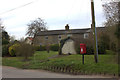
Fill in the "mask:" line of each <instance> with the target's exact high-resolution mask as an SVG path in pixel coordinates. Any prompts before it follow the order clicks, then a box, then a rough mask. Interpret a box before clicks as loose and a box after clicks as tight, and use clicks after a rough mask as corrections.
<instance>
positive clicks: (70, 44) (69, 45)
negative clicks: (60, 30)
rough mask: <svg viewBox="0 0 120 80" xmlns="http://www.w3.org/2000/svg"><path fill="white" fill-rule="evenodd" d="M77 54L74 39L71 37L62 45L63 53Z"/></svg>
mask: <svg viewBox="0 0 120 80" xmlns="http://www.w3.org/2000/svg"><path fill="white" fill-rule="evenodd" d="M68 53H71V54H76V51H75V46H74V41H73V40H71V39H69V40H67V41H66V42H65V44H64V45H63V47H62V54H68Z"/></svg>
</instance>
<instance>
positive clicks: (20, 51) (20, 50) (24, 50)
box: [16, 43, 34, 60]
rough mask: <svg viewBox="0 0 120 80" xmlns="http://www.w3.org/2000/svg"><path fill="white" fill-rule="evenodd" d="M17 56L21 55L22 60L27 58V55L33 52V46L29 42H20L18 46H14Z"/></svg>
mask: <svg viewBox="0 0 120 80" xmlns="http://www.w3.org/2000/svg"><path fill="white" fill-rule="evenodd" d="M16 53H17V55H18V56H23V57H24V60H28V57H29V56H32V55H33V54H34V47H33V46H32V45H30V44H25V43H20V46H19V47H17V48H16Z"/></svg>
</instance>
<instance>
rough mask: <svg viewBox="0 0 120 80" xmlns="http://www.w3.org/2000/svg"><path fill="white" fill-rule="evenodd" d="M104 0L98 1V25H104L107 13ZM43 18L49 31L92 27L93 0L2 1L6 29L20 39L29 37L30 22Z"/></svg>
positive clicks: (96, 2)
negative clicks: (68, 27) (66, 26)
mask: <svg viewBox="0 0 120 80" xmlns="http://www.w3.org/2000/svg"><path fill="white" fill-rule="evenodd" d="M102 4H103V2H102V0H94V7H95V20H96V26H97V27H102V26H103V23H104V22H105V16H104V12H103V8H102ZM38 17H39V18H42V19H43V20H44V21H45V22H46V23H47V27H48V30H59V29H65V25H66V24H69V26H70V29H81V28H90V27H91V22H92V19H91V2H90V0H0V18H1V19H2V22H3V25H4V26H5V30H6V31H7V32H8V33H9V35H10V36H13V35H14V36H15V37H16V39H20V38H21V37H26V35H25V34H26V31H27V28H28V26H27V24H28V23H30V21H32V20H35V19H37V18H38Z"/></svg>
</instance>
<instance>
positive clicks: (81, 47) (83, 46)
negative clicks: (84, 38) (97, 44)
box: [80, 44, 86, 54]
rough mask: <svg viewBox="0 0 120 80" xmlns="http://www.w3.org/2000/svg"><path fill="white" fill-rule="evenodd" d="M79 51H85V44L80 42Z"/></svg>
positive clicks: (82, 52)
mask: <svg viewBox="0 0 120 80" xmlns="http://www.w3.org/2000/svg"><path fill="white" fill-rule="evenodd" d="M80 53H81V54H84V53H86V44H80Z"/></svg>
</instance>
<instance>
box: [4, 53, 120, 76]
mask: <svg viewBox="0 0 120 80" xmlns="http://www.w3.org/2000/svg"><path fill="white" fill-rule="evenodd" d="M57 54H58V52H53V51H50V53H47V52H46V51H41V52H40V51H37V52H36V53H35V54H34V56H33V57H30V59H31V60H30V61H27V62H23V61H22V57H3V58H2V60H3V61H2V64H3V65H5V66H13V67H17V68H26V69H47V70H50V71H53V69H51V67H57V68H58V67H60V68H67V69H69V70H71V69H72V70H74V71H78V72H86V73H87V72H90V73H95V74H96V73H106V74H118V64H117V63H116V61H115V56H114V55H99V56H98V58H99V62H98V63H97V64H96V63H95V62H94V55H85V62H84V63H85V64H82V55H80V54H76V55H69V56H58V57H55V56H56V55H57Z"/></svg>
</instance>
